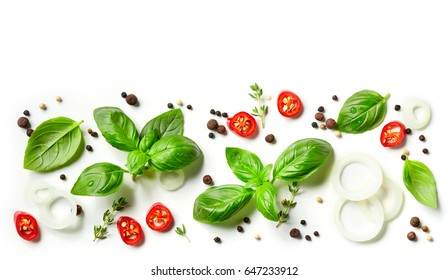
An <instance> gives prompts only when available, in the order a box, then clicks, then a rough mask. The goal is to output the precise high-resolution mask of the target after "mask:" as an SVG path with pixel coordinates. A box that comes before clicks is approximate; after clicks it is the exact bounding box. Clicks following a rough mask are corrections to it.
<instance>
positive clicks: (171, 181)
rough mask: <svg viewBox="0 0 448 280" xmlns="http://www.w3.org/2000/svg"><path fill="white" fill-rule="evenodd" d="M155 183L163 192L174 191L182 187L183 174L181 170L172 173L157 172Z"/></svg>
mask: <svg viewBox="0 0 448 280" xmlns="http://www.w3.org/2000/svg"><path fill="white" fill-rule="evenodd" d="M157 181H158V182H159V183H160V185H161V186H162V188H164V189H165V190H168V191H174V190H177V189H178V188H180V187H182V186H183V184H184V182H185V174H184V171H183V170H182V169H179V170H177V171H173V172H157Z"/></svg>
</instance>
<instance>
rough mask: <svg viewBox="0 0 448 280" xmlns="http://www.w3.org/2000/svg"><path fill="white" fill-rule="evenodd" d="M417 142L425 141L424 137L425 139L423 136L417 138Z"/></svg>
mask: <svg viewBox="0 0 448 280" xmlns="http://www.w3.org/2000/svg"><path fill="white" fill-rule="evenodd" d="M418 140H420V141H422V142H423V141H425V140H426V137H425V135H423V134H422V135H420V136H419V137H418Z"/></svg>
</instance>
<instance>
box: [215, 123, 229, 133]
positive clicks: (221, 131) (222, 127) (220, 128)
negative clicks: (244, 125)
mask: <svg viewBox="0 0 448 280" xmlns="http://www.w3.org/2000/svg"><path fill="white" fill-rule="evenodd" d="M226 131H227V130H226V127H225V126H223V125H222V124H220V125H218V128H217V129H216V132H218V133H219V134H226Z"/></svg>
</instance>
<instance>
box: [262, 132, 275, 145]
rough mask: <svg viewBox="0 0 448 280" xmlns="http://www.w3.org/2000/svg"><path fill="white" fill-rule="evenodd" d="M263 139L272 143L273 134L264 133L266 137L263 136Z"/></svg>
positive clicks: (273, 139)
mask: <svg viewBox="0 0 448 280" xmlns="http://www.w3.org/2000/svg"><path fill="white" fill-rule="evenodd" d="M264 140H265V141H266V142H268V143H274V141H275V136H274V134H268V135H266V137H265V138H264Z"/></svg>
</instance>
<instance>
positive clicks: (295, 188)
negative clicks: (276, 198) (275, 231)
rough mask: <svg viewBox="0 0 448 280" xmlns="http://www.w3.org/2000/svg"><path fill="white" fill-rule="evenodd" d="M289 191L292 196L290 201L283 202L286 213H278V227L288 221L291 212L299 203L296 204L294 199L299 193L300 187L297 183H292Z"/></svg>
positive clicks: (284, 200)
mask: <svg viewBox="0 0 448 280" xmlns="http://www.w3.org/2000/svg"><path fill="white" fill-rule="evenodd" d="M288 189H289V192H290V193H291V196H290V197H289V199H283V200H282V201H281V203H282V205H283V206H284V207H285V211H280V212H278V224H277V226H276V227H279V226H280V225H281V224H282V223H285V222H286V221H287V220H288V217H289V211H290V210H291V208H294V207H295V206H296V205H297V202H294V197H295V196H296V195H297V193H298V192H299V190H300V187H299V186H298V184H297V182H292V185H288Z"/></svg>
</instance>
